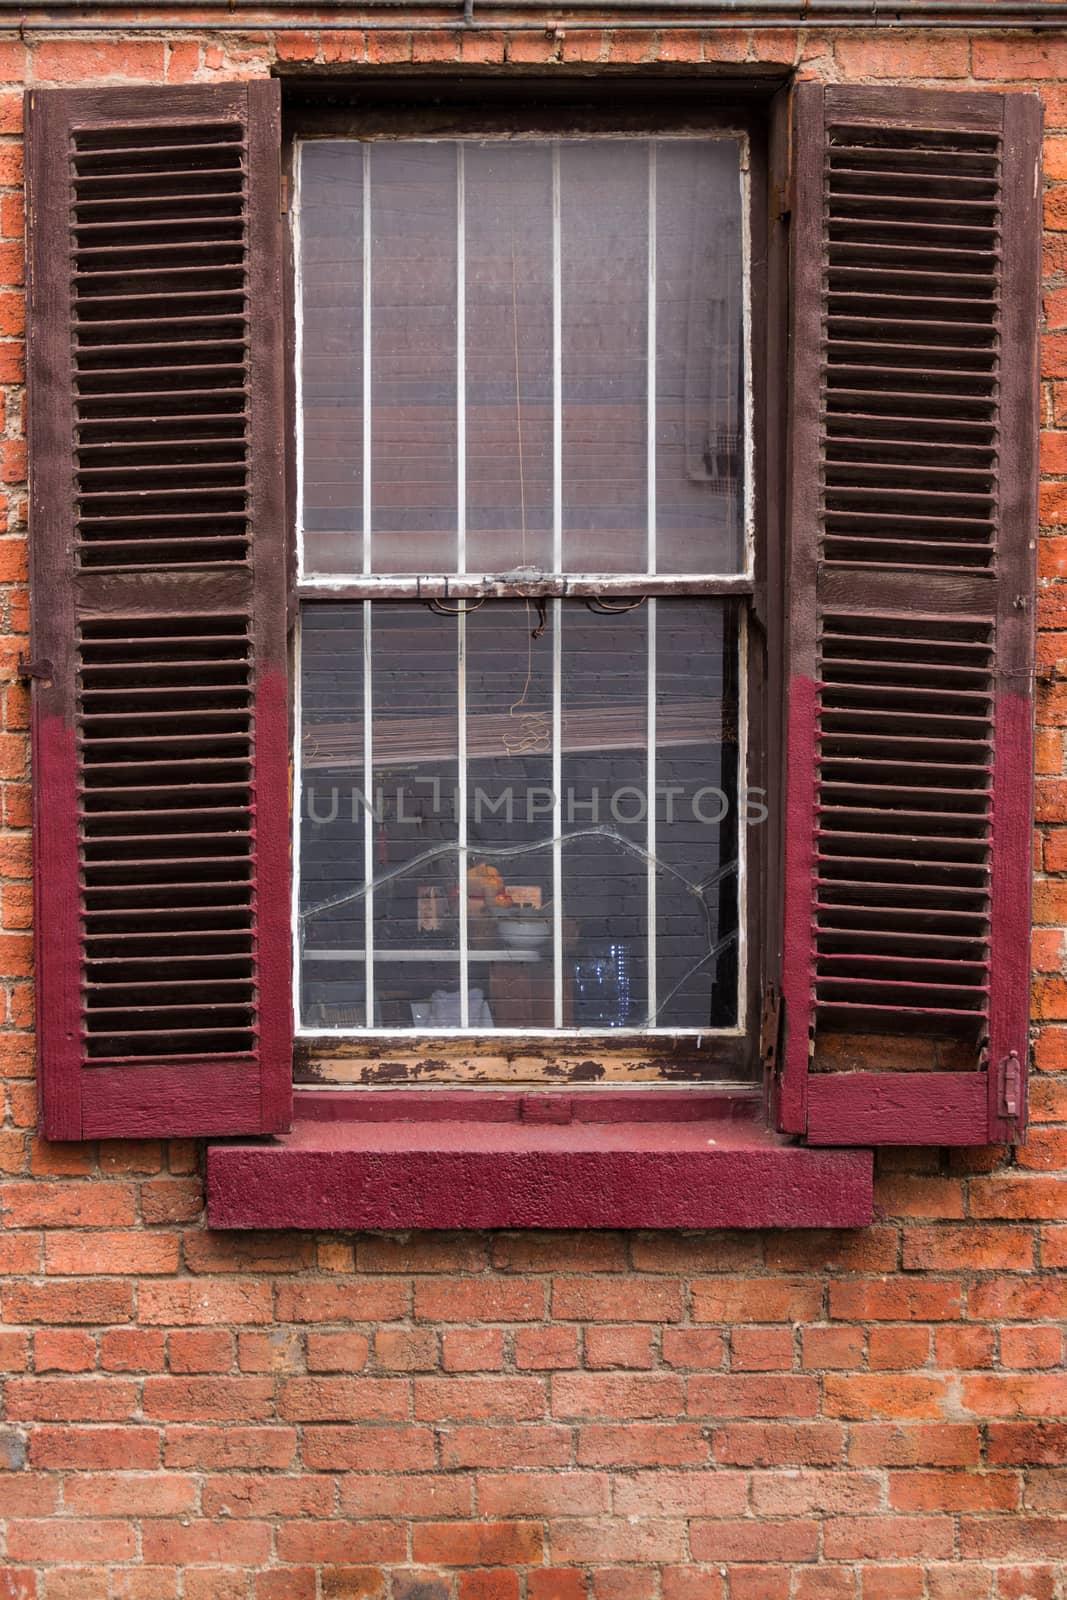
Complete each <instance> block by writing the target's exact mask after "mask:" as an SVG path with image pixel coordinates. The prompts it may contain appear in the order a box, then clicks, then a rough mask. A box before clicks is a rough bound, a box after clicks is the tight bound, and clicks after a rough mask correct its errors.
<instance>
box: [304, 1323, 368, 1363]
mask: <svg viewBox="0 0 1067 1600" xmlns="http://www.w3.org/2000/svg"><path fill="white" fill-rule="evenodd" d="M369 1355H370V1341H369V1339H368V1338H367V1336H366V1334H363V1333H317V1332H312V1333H309V1334H308V1336H307V1366H308V1371H309V1372H361V1371H362V1370H363V1368H364V1367H365V1366H366V1365H367V1358H368V1356H369Z"/></svg>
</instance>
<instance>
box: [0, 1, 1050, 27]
mask: <svg viewBox="0 0 1067 1600" xmlns="http://www.w3.org/2000/svg"><path fill="white" fill-rule="evenodd" d="M132 3H133V0H112V5H111V6H109V10H111V11H113V12H116V11H121V10H123V9H125V7H126V6H127V5H130V4H132ZM417 3H418V0H416V4H417ZM456 3H458V4H462V0H456ZM410 4H411V0H364V4H363V5H362V6H358V7H357V6H353V5H352V0H318V5H317V7H316V9H317V10H341V9H351V10H358V11H361V12H362V11H367V10H373V11H375V12H381V11H383V10H390V9H395V10H399V9H407V8H408V6H409V5H410ZM479 4H480V7H481V9H482V10H483V11H485V10H491V11H498V10H504V11H508V12H519V13H529V12H531V11H542V10H547V8H546V7H545V5H544V0H479ZM712 5H713V6H714V13H715V14H714V15H704V16H702V17H701V20H700V23H699V26H700V27H701V28H702V29H706V30H708V31H714V30H716V29H719V28H730V29H734V28H737V27H739V26H743V27H749V28H756V29H762V28H780V27H788V26H803V25H806V24H809V23H810V24H814V25H817V26H818V27H820V28H842V27H847V28H856V27H874V28H880V29H881V28H890V29H892V28H895V27H900V26H909V27H922V28H936V29H945V30H953V29H963V28H975V27H982V26H986V27H989V28H991V29H993V30H1004V29H1016V28H1022V29H1032V30H1044V29H1056V28H1059V29H1065V28H1067V3H1064V0H889V3H888V4H887V3H885V0H566V4H565V6H563V7H561V10H564V11H566V12H567V13H571V12H575V11H586V10H596V11H599V12H603V13H605V15H604V16H603V18H602V19H601V20H598V22H597V23H596V24H593V25H594V26H597V27H604V28H610V27H626V26H628V24H626V23H623V22H618V23H616V22H614V21H613V20H612V19H611V15H610V14H611V13H613V12H617V11H641V12H644V13H655V14H657V15H658V14H659V13H660V12H671V13H690V12H695V11H699V12H706V11H708V10H709V9H710V8H711V6H712ZM33 9H34V11H35V12H36V14H35V15H31V14H30V13H29V11H28V9H27V8H26V6H25V4H24V0H0V14H3V13H6V12H11V13H13V15H12V20H11V22H10V23H7V22H6V21H5V20H4V19H3V18H2V15H0V28H4V27H7V26H12V27H16V28H18V29H19V31H22V32H25V31H32V32H41V31H48V32H57V33H82V32H92V33H103V32H107V31H108V30H109V29H111V28H121V29H122V30H123V31H124V32H138V33H141V32H151V33H163V34H167V33H240V32H242V31H245V30H248V29H255V30H257V31H258V30H263V31H265V32H270V33H290V32H298V31H299V32H306V31H309V30H310V31H317V32H320V33H333V32H338V31H345V32H348V31H357V32H359V31H362V32H378V31H381V30H383V29H390V30H391V29H395V28H396V27H397V26H402V27H404V28H405V29H408V30H414V31H429V30H433V29H437V28H440V27H450V26H463V27H466V28H468V29H470V28H472V27H474V28H476V27H477V26H478V24H477V22H476V21H474V20H472V18H471V15H470V12H471V7H470V5H469V4H468V5H467V7H466V15H462V16H459V17H457V18H455V19H454V20H453V18H452V17H451V16H448V17H445V18H443V19H441V20H440V21H437V20H434V21H425V22H419V23H405V24H397V23H395V22H393V21H388V22H386V21H382V20H381V19H380V18H373V17H367V16H360V15H356V16H350V17H347V18H345V19H344V20H343V21H333V20H325V21H323V20H318V19H316V18H314V17H303V18H299V17H298V18H294V17H293V15H292V12H291V10H290V11H289V14H288V15H287V16H282V17H278V18H272V17H271V16H269V15H264V14H263V13H264V9H265V8H264V7H263V5H262V0H258V3H257V0H229V12H228V15H227V16H226V17H215V18H201V19H198V20H196V21H184V20H181V19H179V18H173V17H170V18H159V19H156V20H151V19H147V18H145V17H144V15H143V6H138V10H141V11H142V15H141V16H138V17H135V18H134V17H131V18H125V17H123V16H120V15H112V16H111V17H107V18H95V19H93V20H91V21H87V20H85V18H84V10H85V6H84V0H53V3H52V4H51V5H50V6H48V7H47V8H40V9H38V8H33ZM182 9H192V7H191V6H189V4H188V0H176V3H175V4H172V5H171V6H170V7H169V8H168V10H169V11H171V12H173V11H175V10H182ZM429 9H437V7H436V6H431V7H429ZM67 10H71V11H80V12H82V13H83V15H82V16H81V17H72V18H70V19H69V20H68V19H66V18H63V17H61V16H56V15H49V13H58V12H63V11H67ZM15 13H17V14H18V15H17V17H16V16H15V15H14V14H15ZM42 13H43V14H42ZM245 13H248V15H245ZM579 25H580V26H586V27H587V26H590V25H591V24H579V23H578V22H577V21H576V19H574V18H572V17H570V16H569V15H568V16H562V15H558V14H552V13H550V14H547V15H546V16H545V18H544V20H541V19H539V20H538V21H537V22H534V23H525V22H518V21H517V22H512V23H507V22H504V21H496V22H494V24H493V26H494V28H499V27H505V28H507V29H508V30H509V31H517V32H525V31H538V32H539V31H542V30H543V29H549V30H551V29H561V28H565V27H567V26H579ZM629 25H630V26H639V27H644V26H646V24H645V23H643V22H642V23H639V24H629Z"/></svg>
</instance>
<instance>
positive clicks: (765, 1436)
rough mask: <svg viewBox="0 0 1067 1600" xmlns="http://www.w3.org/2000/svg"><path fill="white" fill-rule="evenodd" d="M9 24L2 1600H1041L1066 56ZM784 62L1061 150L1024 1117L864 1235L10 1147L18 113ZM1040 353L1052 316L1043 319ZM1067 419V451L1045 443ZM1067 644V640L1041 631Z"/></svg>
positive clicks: (1054, 1048)
mask: <svg viewBox="0 0 1067 1600" xmlns="http://www.w3.org/2000/svg"><path fill="white" fill-rule="evenodd" d="M29 41H30V42H29V43H28V44H27V43H26V42H24V41H23V40H22V39H20V38H18V37H16V35H15V34H14V32H13V31H12V30H8V31H7V32H6V34H5V32H4V30H3V29H2V28H0V81H2V83H3V85H4V87H3V88H2V89H0V236H2V237H0V381H2V383H3V385H4V397H5V409H4V418H3V428H2V433H3V437H2V440H0V480H2V485H3V496H4V504H5V505H6V512H7V523H6V533H4V534H3V535H0V628H2V632H3V637H2V638H0V678H2V680H3V688H2V694H3V731H2V732H0V787H2V799H3V815H2V830H0V878H2V895H0V899H2V931H0V973H2V974H4V975H5V976H4V977H3V978H2V979H0V1008H2V1009H0V1073H2V1079H0V1083H2V1091H3V1097H4V1098H3V1108H2V1109H3V1121H2V1125H0V1206H2V1221H3V1224H4V1226H3V1231H2V1233H0V1394H2V1400H0V1468H2V1469H4V1470H0V1519H2V1523H0V1526H2V1528H3V1541H4V1542H3V1543H2V1544H0V1600H27V1597H30V1596H35V1597H47V1600H105V1597H107V1600H118V1597H124V1600H172V1597H179V1596H182V1597H184V1600H313V1597H315V1600H379V1597H383V1600H384V1597H386V1596H389V1595H390V1594H391V1595H392V1597H393V1600H447V1597H451V1596H454V1597H455V1600H520V1597H521V1596H523V1595H525V1597H526V1600H585V1597H586V1596H590V1597H591V1600H656V1597H658V1596H662V1597H663V1600H846V1597H847V1600H918V1597H920V1596H925V1597H927V1600H950V1597H951V1600H984V1597H993V1596H997V1597H999V1600H1054V1597H1056V1600H1062V1596H1063V1595H1064V1594H1065V1593H1067V1587H1065V1584H1067V1577H1065V1572H1067V1562H1065V1560H1064V1557H1065V1556H1067V1469H1065V1467H1064V1466H1063V1462H1064V1461H1065V1460H1067V1377H1065V1376H1064V1369H1063V1364H1062V1362H1063V1333H1064V1323H1065V1321H1067V1281H1065V1280H1064V1277H1063V1275H1062V1272H1061V1270H1060V1269H1061V1268H1062V1267H1063V1265H1064V1263H1065V1262H1067V1226H1064V1221H1065V1219H1067V1187H1065V1186H1064V1184H1063V1182H1062V1179H1061V1174H1062V1171H1063V1169H1064V1168H1065V1166H1067V982H1065V978H1064V975H1063V967H1064V943H1063V941H1064V924H1065V923H1067V775H1065V771H1064V745H1063V730H1064V728H1065V727H1067V648H1065V644H1067V581H1064V580H1065V579H1067V532H1065V531H1064V530H1065V528H1067V50H1065V47H1064V41H1063V39H1062V38H1050V37H1049V36H1048V35H1044V36H1040V37H1037V38H1028V37H1026V36H1024V35H1018V36H1009V35H1000V36H997V35H990V36H988V37H984V36H982V35H981V34H974V35H973V36H972V35H968V34H965V33H950V34H945V35H943V36H939V35H937V34H933V33H923V34H921V35H918V34H916V35H910V36H909V35H908V34H902V35H900V36H896V35H894V36H893V37H890V38H887V37H886V36H884V35H878V36H868V35H864V34H861V33H857V32H842V33H838V34H836V35H834V36H833V38H832V39H830V38H827V37H825V36H822V35H819V34H818V33H817V32H815V31H812V32H809V33H806V34H802V35H797V34H794V33H792V32H789V31H776V32H770V31H765V32H752V33H749V32H746V31H738V32H709V33H708V34H706V35H705V36H701V35H700V34H697V33H691V32H680V31H674V32H672V31H671V30H670V29H664V30H657V31H649V32H628V33H624V32H619V33H617V34H613V33H612V31H611V30H610V28H604V29H603V30H597V29H593V30H585V29H583V30H580V31H575V30H574V29H568V30H567V31H566V32H565V33H564V34H561V35H551V34H541V33H525V34H522V33H514V34H511V35H507V34H505V33H504V32H500V33H484V34H481V33H480V34H478V35H476V36H471V37H469V38H467V39H466V40H464V42H463V45H462V48H460V47H459V46H457V44H456V43H455V37H454V35H452V34H449V33H447V32H446V31H443V30H442V31H440V32H423V33H408V32H405V31H403V30H400V29H398V30H397V31H395V32H390V33H376V34H367V35H364V34H363V33H361V32H360V31H358V30H352V31H351V32H348V33H323V34H322V35H321V37H320V36H319V35H318V34H317V33H316V32H315V31H314V30H312V29H309V30H308V31H307V32H306V33H300V34H294V33H290V34H288V35H282V34H279V35H277V37H275V36H273V35H272V34H271V33H270V31H269V29H266V30H264V29H259V30H257V31H255V32H248V33H245V34H244V35H242V33H241V32H240V30H238V29H235V30H234V31H233V32H232V33H231V34H227V35H225V36H213V37H208V36H205V38H204V40H203V41H201V40H198V39H196V38H191V37H189V36H188V35H186V36H178V37H177V38H176V41H175V42H173V43H168V42H167V41H166V39H165V38H164V37H163V36H162V35H161V36H160V37H158V38H153V37H146V36H143V35H141V36H138V37H137V38H136V40H130V41H129V42H123V41H121V40H120V39H119V38H117V37H116V34H115V33H114V32H112V33H110V34H107V33H104V32H103V31H102V33H101V36H100V37H99V38H95V37H92V36H85V35H82V36H79V37H66V38H64V37H62V36H61V35H60V33H59V32H58V30H57V32H56V33H55V34H47V33H33V32H31V33H30V34H29ZM457 54H458V56H459V59H462V60H464V61H476V62H492V63H504V62H506V61H511V62H517V63H563V64H565V63H567V62H590V61H611V62H616V63H618V62H640V61H648V60H653V59H659V60H667V61H699V60H704V61H709V62H710V61H724V62H730V63H743V62H745V61H750V62H754V61H760V60H773V61H776V62H786V63H792V62H794V61H800V62H802V64H803V70H804V71H805V72H809V73H815V74H818V75H821V76H824V77H826V78H828V79H842V80H852V81H858V80H863V79H890V78H912V77H913V78H914V79H915V80H916V81H919V82H924V83H935V84H936V83H944V84H947V85H950V86H955V87H961V86H963V85H964V84H968V83H972V82H973V83H975V84H977V85H979V86H988V87H991V88H993V87H1003V86H1009V87H1017V86H1025V85H1030V84H1036V85H1037V86H1038V87H1039V88H1040V89H1041V91H1042V93H1043V95H1044V98H1045V104H1046V115H1047V122H1048V126H1049V130H1050V131H1049V138H1048V145H1047V173H1048V178H1049V188H1048V195H1047V219H1048V235H1047V255H1046V272H1047V292H1046V311H1047V317H1048V326H1049V334H1048V338H1047V341H1046V346H1045V365H1044V375H1045V376H1044V398H1043V406H1044V425H1045V428H1046V430H1047V431H1046V432H1045V434H1044V440H1043V442H1044V455H1043V460H1044V467H1045V471H1046V473H1047V477H1046V480H1045V484H1044V489H1043V499H1042V521H1043V538H1042V545H1041V563H1042V573H1043V576H1044V580H1045V584H1044V593H1043V596H1042V607H1043V610H1042V628H1043V632H1042V635H1041V670H1042V691H1041V711H1040V721H1041V724H1042V726H1041V732H1040V739H1039V771H1040V779H1039V794H1038V808H1039V817H1040V831H1039V837H1038V839H1037V841H1036V845H1035V851H1036V855H1035V864H1036V870H1037V879H1038V881H1037V922H1038V928H1037V931H1036V933H1035V948H1034V966H1035V969H1036V978H1035V994H1034V1009H1035V1016H1036V1018H1037V1019H1038V1022H1039V1024H1040V1033H1039V1038H1038V1043H1037V1050H1036V1068H1037V1070H1036V1073H1035V1082H1034V1091H1033V1113H1034V1128H1033V1132H1032V1135H1031V1138H1030V1142H1029V1144H1028V1146H1027V1147H1026V1149H1025V1150H1022V1151H1020V1152H1018V1153H1017V1154H1014V1155H1013V1154H1012V1153H1011V1152H1007V1151H1003V1150H990V1151H983V1152H977V1153H964V1154H953V1155H948V1154H946V1155H937V1154H927V1153H924V1152H909V1151H893V1152H889V1153H887V1154H886V1155H885V1156H884V1157H883V1158H882V1160H881V1162H880V1178H879V1182H878V1192H877V1198H878V1205H879V1210H880V1220H879V1221H878V1222H877V1223H876V1225H875V1226H874V1227H872V1228H870V1229H868V1230H866V1231H864V1232H861V1233H856V1234H836V1235H835V1234H822V1233H777V1234H767V1235H743V1234H736V1235H723V1236H718V1235H716V1236H691V1237H675V1236H664V1237H657V1236H654V1235H634V1236H625V1237H624V1236H621V1235H559V1236H554V1235H503V1236H498V1237H492V1238H487V1237H482V1236H473V1235H471V1236H456V1237H441V1236H423V1237H416V1236H412V1237H407V1238H401V1239H389V1238H368V1237H359V1238H355V1239H353V1238H351V1237H340V1236H329V1235H324V1236H321V1237H313V1236H306V1235H300V1236H266V1235H265V1236H262V1237H256V1236H251V1237H248V1236H245V1237H226V1236H218V1235H212V1234H211V1233H209V1232H207V1231H206V1230H205V1228H204V1224H203V1216H202V1209H201V1207H202V1194H201V1186H200V1183H199V1180H198V1177H197V1169H198V1159H199V1152H198V1150H197V1148H196V1147H195V1146H194V1145H193V1144H191V1143H187V1142H180V1143H174V1144H171V1145H170V1146H169V1147H167V1148H163V1147H161V1146H159V1145H158V1144H144V1145H133V1144H106V1143H105V1144H101V1145H100V1146H98V1147H92V1148H82V1147H78V1146H49V1145H46V1144H45V1143H43V1142H42V1141H40V1140H38V1139H36V1138H35V1137H34V1133H33V1122H34V1086H33V1081H32V1075H33V1039H32V1035H31V1032H30V1024H31V995H30V984H29V975H30V960H31V948H30V932H29V924H30V907H31V902H30V890H29V886H28V882H27V877H28V870H29V836H28V833H27V831H26V830H27V824H28V821H29V804H28V798H29V788H28V768H27V749H26V741H25V727H26V696H25V693H24V691H23V690H22V689H21V688H20V687H19V686H18V684H17V683H16V682H15V681H14V678H13V669H14V665H15V660H16V657H17V655H18V652H19V650H20V649H21V648H23V647H24V644H25V632H26V588H25V577H26V570H25V540H24V529H25V485H24V472H25V462H24V448H23V443H22V395H21V389H20V387H19V385H20V381H21V372H22V351H21V346H20V342H19V339H20V334H21V330H22V315H23V307H22V295H21V290H20V282H21V275H22V273H21V261H22V239H21V234H22V212H21V193H20V187H19V185H20V178H21V164H20V149H19V137H18V136H19V129H20V116H21V84H22V81H23V80H24V78H26V79H28V80H29V81H30V82H31V83H38V84H74V83H85V82H88V81H96V82H101V83H124V82H141V83H143V82H157V81H168V82H171V83H175V82H182V83H184V82H192V81H205V82H212V81H218V80H220V79H225V78H232V77H248V76H256V75H259V74H262V73H266V72H267V71H268V70H269V69H270V67H271V65H272V63H273V62H274V61H275V60H278V61H282V62H313V61H319V62H322V63H325V64H331V65H332V64H337V63H343V62H345V61H352V62H358V63H364V62H366V61H368V60H369V61H371V62H382V63H393V62H412V61H414V62H416V63H418V62H427V63H432V62H449V61H452V60H454V59H456V57H457ZM1061 330H1062V331H1061ZM1060 430H1063V431H1060ZM1061 630H1062V631H1061Z"/></svg>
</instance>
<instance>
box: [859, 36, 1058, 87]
mask: <svg viewBox="0 0 1067 1600" xmlns="http://www.w3.org/2000/svg"><path fill="white" fill-rule="evenodd" d="M975 48H976V49H977V41H976V45H975ZM834 54H835V57H836V59H837V64H838V66H839V68H840V69H841V71H842V73H843V74H844V76H845V78H846V79H848V78H852V79H857V78H860V79H862V78H896V79H901V78H966V77H969V76H970V70H971V68H970V51H969V49H968V40H967V39H966V38H963V37H961V35H960V34H958V33H935V32H931V33H926V32H925V31H924V32H923V33H922V34H917V35H913V36H912V37H911V38H908V37H906V36H905V37H894V38H891V39H873V38H871V37H870V36H864V35H861V36H860V37H859V38H856V39H852V38H850V37H849V36H848V34H845V35H844V36H843V37H842V38H840V39H838V40H837V42H836V46H835V51H834ZM976 75H977V69H976ZM1054 76H1056V74H1054Z"/></svg>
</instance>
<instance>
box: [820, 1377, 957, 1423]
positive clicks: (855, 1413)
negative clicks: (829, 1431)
mask: <svg viewBox="0 0 1067 1600" xmlns="http://www.w3.org/2000/svg"><path fill="white" fill-rule="evenodd" d="M823 1395H824V1398H823V1409H824V1411H825V1413H826V1415H827V1416H831V1417H855V1418H866V1417H871V1418H873V1417H892V1418H900V1419H901V1420H903V1419H906V1418H913V1419H921V1418H926V1417H937V1416H940V1415H941V1413H942V1410H943V1408H944V1406H945V1404H946V1385H945V1381H944V1380H943V1379H940V1378H918V1377H912V1376H910V1375H901V1374H896V1373H894V1374H893V1375H892V1376H888V1377H867V1376H865V1375H848V1376H846V1375H844V1374H841V1373H836V1372H835V1373H830V1374H828V1375H827V1377H826V1378H825V1379H824V1382H823Z"/></svg>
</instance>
